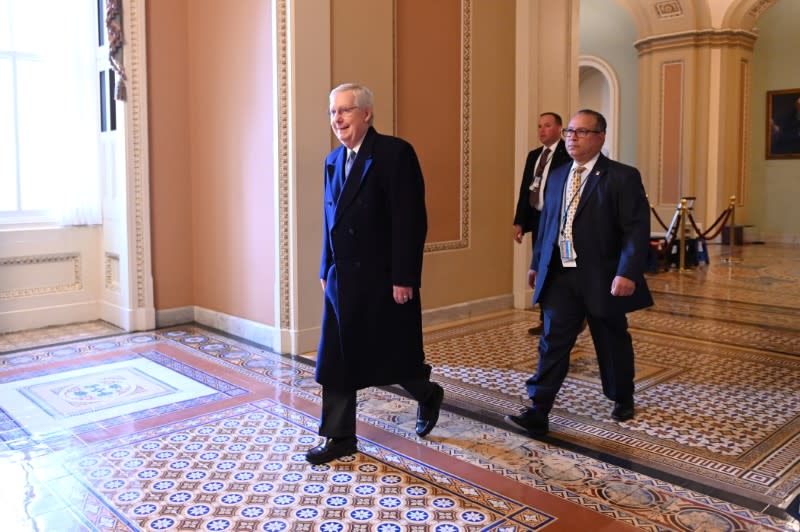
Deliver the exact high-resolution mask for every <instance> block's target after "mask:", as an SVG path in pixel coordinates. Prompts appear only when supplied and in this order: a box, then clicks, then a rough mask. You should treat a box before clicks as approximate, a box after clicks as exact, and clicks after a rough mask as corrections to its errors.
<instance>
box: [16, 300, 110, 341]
mask: <svg viewBox="0 0 800 532" xmlns="http://www.w3.org/2000/svg"><path fill="white" fill-rule="evenodd" d="M98 306H99V302H98V301H79V302H76V303H69V304H61V305H49V306H41V307H33V308H31V307H29V308H24V309H20V310H12V311H6V312H0V323H2V326H0V333H7V332H14V331H26V330H29V329H39V328H42V327H49V326H51V325H55V324H58V325H67V324H70V323H82V322H87V321H94V320H96V319H97V317H98V315H99V311H98Z"/></svg>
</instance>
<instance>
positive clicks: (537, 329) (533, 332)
mask: <svg viewBox="0 0 800 532" xmlns="http://www.w3.org/2000/svg"><path fill="white" fill-rule="evenodd" d="M542 331H544V325H542V324H541V323H540V324H539V325H536V326H535V327H531V328H530V329H528V334H530V335H531V336H536V335H537V334H542Z"/></svg>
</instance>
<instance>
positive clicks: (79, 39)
mask: <svg viewBox="0 0 800 532" xmlns="http://www.w3.org/2000/svg"><path fill="white" fill-rule="evenodd" d="M12 3H13V13H14V15H13V18H12V20H13V21H14V27H15V30H14V33H15V35H14V37H15V38H14V40H15V48H16V49H17V50H18V51H21V52H25V53H32V55H31V56H30V57H32V58H33V59H32V60H27V59H26V58H25V57H22V56H20V59H19V60H18V63H17V65H18V78H17V79H18V110H19V115H18V116H19V117H20V120H19V131H18V135H19V136H18V140H19V164H20V175H21V190H22V205H21V208H22V210H46V211H50V212H52V213H54V215H55V218H56V219H57V220H58V221H59V222H60V223H61V224H63V225H92V224H99V223H101V222H102V209H101V201H102V191H101V182H100V176H99V163H98V139H99V133H98V131H99V127H98V121H99V120H98V116H99V104H98V101H99V98H98V93H99V82H98V74H97V57H96V55H97V54H96V50H97V24H96V20H97V19H96V18H94V13H95V11H94V10H95V7H94V4H95V3H94V2H93V1H92V0H78V1H77V2H76V1H68V2H65V1H64V0H39V1H36V2H31V1H30V0H12Z"/></svg>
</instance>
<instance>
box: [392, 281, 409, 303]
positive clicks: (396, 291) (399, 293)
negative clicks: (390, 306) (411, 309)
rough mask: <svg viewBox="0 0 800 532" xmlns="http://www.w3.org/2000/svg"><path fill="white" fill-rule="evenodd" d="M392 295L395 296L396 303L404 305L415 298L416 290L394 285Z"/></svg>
mask: <svg viewBox="0 0 800 532" xmlns="http://www.w3.org/2000/svg"><path fill="white" fill-rule="evenodd" d="M392 295H393V296H394V302H395V303H397V304H398V305H402V304H403V303H408V302H409V301H410V300H411V299H413V298H414V288H413V287H411V286H397V285H392Z"/></svg>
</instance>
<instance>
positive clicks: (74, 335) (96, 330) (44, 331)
mask: <svg viewBox="0 0 800 532" xmlns="http://www.w3.org/2000/svg"><path fill="white" fill-rule="evenodd" d="M123 332H124V331H123V330H122V329H120V328H119V327H115V326H114V325H111V324H110V323H108V322H105V321H101V320H97V321H92V322H88V323H71V324H68V325H55V326H52V327H42V328H39V329H30V330H26V331H15V332H9V333H3V334H0V353H7V352H10V351H14V350H18V349H28V348H31V347H35V346H42V345H48V344H57V343H61V342H76V341H78V340H81V339H88V338H99V337H101V336H109V335H112V334H121V333H123Z"/></svg>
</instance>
